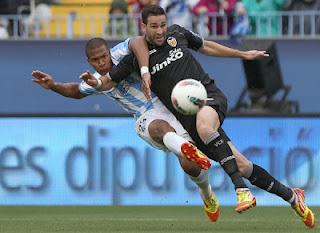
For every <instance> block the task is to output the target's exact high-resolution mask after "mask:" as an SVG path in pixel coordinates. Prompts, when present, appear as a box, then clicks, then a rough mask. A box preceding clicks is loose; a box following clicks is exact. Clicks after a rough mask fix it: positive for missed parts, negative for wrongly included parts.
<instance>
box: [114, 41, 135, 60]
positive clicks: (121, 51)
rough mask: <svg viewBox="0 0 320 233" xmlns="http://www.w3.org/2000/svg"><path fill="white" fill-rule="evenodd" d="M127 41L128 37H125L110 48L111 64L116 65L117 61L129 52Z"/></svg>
mask: <svg viewBox="0 0 320 233" xmlns="http://www.w3.org/2000/svg"><path fill="white" fill-rule="evenodd" d="M129 41H130V38H128V39H126V40H125V41H123V42H121V43H119V44H117V45H116V46H114V47H113V48H112V49H110V54H111V60H112V62H113V64H115V65H118V64H119V62H120V61H121V60H122V59H123V58H124V57H125V56H126V55H128V54H130V53H131V51H130V49H129Z"/></svg>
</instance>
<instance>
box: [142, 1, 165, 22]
mask: <svg viewBox="0 0 320 233" xmlns="http://www.w3.org/2000/svg"><path fill="white" fill-rule="evenodd" d="M158 15H166V12H165V11H164V9H163V8H162V7H161V6H158V5H151V6H146V7H145V8H143V11H142V13H141V17H142V22H143V23H144V24H147V22H148V17H149V16H158Z"/></svg>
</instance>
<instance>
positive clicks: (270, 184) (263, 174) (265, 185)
mask: <svg viewBox="0 0 320 233" xmlns="http://www.w3.org/2000/svg"><path fill="white" fill-rule="evenodd" d="M248 180H249V181H250V183H251V184H253V185H255V186H257V187H259V188H261V189H263V190H266V191H267V192H269V193H274V194H276V195H277V196H279V197H281V198H282V199H283V200H285V201H289V200H290V199H291V198H292V195H293V192H292V190H291V188H288V187H287V186H285V185H283V184H281V183H280V182H279V181H277V180H276V179H275V178H273V177H272V176H271V175H270V174H269V173H268V172H267V171H266V170H264V169H263V168H262V167H260V166H258V165H256V164H253V170H252V174H251V176H250V177H249V178H248Z"/></svg>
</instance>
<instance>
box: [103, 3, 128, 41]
mask: <svg viewBox="0 0 320 233" xmlns="http://www.w3.org/2000/svg"><path fill="white" fill-rule="evenodd" d="M127 14H128V4H127V1H126V0H113V1H112V3H111V8H110V11H109V16H110V18H109V25H108V32H107V33H108V34H109V35H111V36H123V37H127V36H128V35H129V34H130V22H129V18H128V17H127Z"/></svg>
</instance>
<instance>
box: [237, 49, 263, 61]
mask: <svg viewBox="0 0 320 233" xmlns="http://www.w3.org/2000/svg"><path fill="white" fill-rule="evenodd" d="M258 57H269V54H268V53H267V52H266V51H259V50H249V51H245V52H243V59H246V60H253V59H256V58H258Z"/></svg>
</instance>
